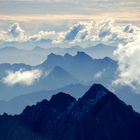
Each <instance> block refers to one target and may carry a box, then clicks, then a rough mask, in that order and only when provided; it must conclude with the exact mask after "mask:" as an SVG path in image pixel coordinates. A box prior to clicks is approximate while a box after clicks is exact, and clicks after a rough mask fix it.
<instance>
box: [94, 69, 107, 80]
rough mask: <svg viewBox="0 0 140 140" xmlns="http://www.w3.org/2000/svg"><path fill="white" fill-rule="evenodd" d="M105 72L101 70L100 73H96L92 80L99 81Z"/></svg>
mask: <svg viewBox="0 0 140 140" xmlns="http://www.w3.org/2000/svg"><path fill="white" fill-rule="evenodd" d="M105 71H106V70H105V69H103V70H102V71H99V72H97V73H96V74H95V75H94V79H96V80H100V79H101V78H102V75H103V74H104V72H105Z"/></svg>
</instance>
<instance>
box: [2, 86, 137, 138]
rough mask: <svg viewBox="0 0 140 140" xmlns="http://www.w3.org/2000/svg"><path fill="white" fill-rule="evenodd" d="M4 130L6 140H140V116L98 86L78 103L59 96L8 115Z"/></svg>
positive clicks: (3, 122)
mask: <svg viewBox="0 0 140 140" xmlns="http://www.w3.org/2000/svg"><path fill="white" fill-rule="evenodd" d="M3 130H4V131H3ZM0 131H1V132H4V133H3V134H0V139H2V140H9V139H10V140H15V139H17V140H130V139H133V140H139V139H140V115H139V114H138V113H136V112H134V111H133V110H132V108H130V107H129V106H127V105H126V104H125V103H124V102H122V101H120V100H119V99H118V98H117V97H116V96H115V95H114V94H112V93H111V92H109V91H108V90H107V89H105V88H104V87H103V86H102V85H97V84H95V85H93V86H92V87H91V88H90V89H89V90H88V91H87V92H86V93H85V95H84V96H83V97H82V98H80V99H78V101H76V100H75V99H74V98H73V97H71V96H70V95H68V94H65V93H59V94H57V95H55V96H53V97H52V98H51V100H50V101H47V100H44V101H42V102H40V103H38V104H37V105H35V106H32V107H27V108H26V109H25V110H24V111H23V113H22V114H20V115H18V116H13V117H12V116H8V115H6V114H5V115H3V116H1V117H0Z"/></svg>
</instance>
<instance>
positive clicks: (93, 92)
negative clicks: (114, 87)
mask: <svg viewBox="0 0 140 140" xmlns="http://www.w3.org/2000/svg"><path fill="white" fill-rule="evenodd" d="M108 93H110V92H109V91H108V90H107V89H106V88H105V87H104V86H102V85H101V84H93V85H92V86H91V88H90V89H89V90H88V91H87V92H86V93H85V95H84V96H83V97H82V99H95V100H99V99H101V98H102V97H103V96H105V95H106V94H108Z"/></svg>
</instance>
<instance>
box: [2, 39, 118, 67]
mask: <svg viewBox="0 0 140 140" xmlns="http://www.w3.org/2000/svg"><path fill="white" fill-rule="evenodd" d="M42 41H43V40H41V42H42ZM46 41H49V40H44V46H46ZM15 43H16V42H15ZM20 45H22V44H20ZM36 45H37V46H36V47H31V46H30V47H27V48H25V47H22V46H20V48H22V49H18V48H19V47H18V46H17V44H14V43H13V44H11V42H10V43H9V44H5V47H3V48H0V62H1V63H25V64H29V65H37V64H39V63H40V62H42V61H43V60H44V59H45V58H46V56H47V55H49V54H50V53H55V54H59V55H64V54H65V53H69V54H72V55H74V54H76V53H77V52H78V51H83V52H86V53H87V54H88V55H90V56H92V57H93V58H103V57H106V56H109V57H111V58H113V51H114V50H115V49H116V47H115V46H108V45H104V44H97V45H95V46H89V47H87V48H82V47H80V46H71V47H70V46H69V47H63V48H62V47H59V46H58V45H57V46H56V47H54V46H53V47H50V48H43V47H40V43H39V42H38V44H36ZM14 46H17V48H16V47H14ZM24 48H25V49H26V50H25V49H24ZM29 48H31V50H28V49H29ZM32 48H33V49H32Z"/></svg>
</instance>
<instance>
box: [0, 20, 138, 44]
mask: <svg viewBox="0 0 140 140" xmlns="http://www.w3.org/2000/svg"><path fill="white" fill-rule="evenodd" d="M139 34H140V28H138V27H136V26H133V25H126V26H120V25H116V24H115V21H112V20H103V21H100V22H97V23H96V22H94V21H87V22H78V23H76V24H74V25H73V26H72V27H70V28H69V29H68V30H67V31H62V32H56V31H39V32H38V33H36V34H33V35H28V34H27V33H26V31H24V30H23V29H22V28H21V27H20V26H19V24H18V23H14V24H13V25H11V27H10V28H9V29H8V31H0V41H1V42H20V43H21V42H24V43H34V46H36V43H37V42H39V43H41V42H42V44H43V45H44V42H45V43H47V42H48V43H50V44H58V43H60V44H61V43H62V44H63V43H67V44H79V43H81V44H82V43H86V42H88V43H89V42H91V43H93V42H97V43H106V44H119V43H122V44H125V43H129V42H132V41H134V40H135V39H136V36H137V35H139Z"/></svg>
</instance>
